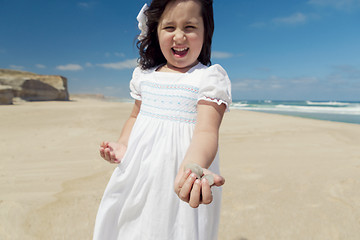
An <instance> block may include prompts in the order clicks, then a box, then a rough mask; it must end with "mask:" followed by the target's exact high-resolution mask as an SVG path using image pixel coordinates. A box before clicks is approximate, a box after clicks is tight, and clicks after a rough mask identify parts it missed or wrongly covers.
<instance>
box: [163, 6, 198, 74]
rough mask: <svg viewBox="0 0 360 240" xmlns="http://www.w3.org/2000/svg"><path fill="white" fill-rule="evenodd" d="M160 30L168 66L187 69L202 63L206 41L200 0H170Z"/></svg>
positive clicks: (170, 68) (175, 68)
mask: <svg viewBox="0 0 360 240" xmlns="http://www.w3.org/2000/svg"><path fill="white" fill-rule="evenodd" d="M157 33H158V39H159V44H160V49H161V52H162V53H163V55H164V57H165V59H166V60H167V63H166V67H167V68H168V69H169V70H170V71H176V72H187V71H188V70H189V69H190V68H191V67H193V66H195V65H196V64H197V63H198V60H197V59H198V57H199V55H200V52H201V49H202V46H203V42H204V22H203V19H202V16H201V5H200V3H198V2H197V1H196V0H176V1H173V2H170V3H169V4H168V5H167V6H166V8H165V10H164V12H163V14H162V15H161V18H160V21H159V24H158V28H157Z"/></svg>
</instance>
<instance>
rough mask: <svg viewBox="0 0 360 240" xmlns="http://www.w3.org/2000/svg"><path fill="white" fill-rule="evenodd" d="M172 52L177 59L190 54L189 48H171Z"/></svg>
mask: <svg viewBox="0 0 360 240" xmlns="http://www.w3.org/2000/svg"><path fill="white" fill-rule="evenodd" d="M171 50H172V52H173V53H174V55H175V56H176V57H184V56H185V55H186V54H187V53H188V51H189V48H171Z"/></svg>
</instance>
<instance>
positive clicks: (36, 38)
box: [0, 0, 360, 101]
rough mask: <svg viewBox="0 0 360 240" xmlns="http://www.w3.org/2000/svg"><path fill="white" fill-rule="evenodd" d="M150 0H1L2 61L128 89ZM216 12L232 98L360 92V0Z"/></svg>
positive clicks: (226, 3)
mask: <svg viewBox="0 0 360 240" xmlns="http://www.w3.org/2000/svg"><path fill="white" fill-rule="evenodd" d="M145 2H147V3H148V4H149V2H150V1H140V0H131V1H120V0H107V1H81V0H79V1H67V0H63V1H58V0H52V1H49V0H46V1H45V0H32V1H29V0H0V68H10V69H18V70H24V71H30V72H35V73H39V74H54V75H62V76H65V77H67V78H68V81H69V91H70V93H101V94H104V95H108V96H115V97H129V93H128V83H129V80H130V78H131V74H132V71H133V68H134V67H135V66H136V58H137V57H138V52H137V48H136V45H135V39H136V35H137V34H139V31H138V29H137V22H136V16H137V14H138V12H139V10H140V9H141V7H142V6H143V4H144V3H145ZM214 14H215V34H214V38H213V48H212V50H213V56H212V62H213V63H219V64H221V65H222V66H223V67H224V68H225V69H226V70H227V72H228V74H229V77H230V79H231V81H232V86H233V90H232V92H233V98H234V99H252V100H253V99H273V100H343V101H349V100H353V101H359V100H360V27H359V26H360V0H293V1H288V0H287V1H286V0H280V1H277V0H275V1H265V0H214Z"/></svg>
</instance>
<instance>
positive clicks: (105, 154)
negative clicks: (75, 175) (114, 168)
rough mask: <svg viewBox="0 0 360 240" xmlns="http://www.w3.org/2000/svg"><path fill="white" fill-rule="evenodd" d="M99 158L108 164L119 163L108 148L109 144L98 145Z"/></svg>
mask: <svg viewBox="0 0 360 240" xmlns="http://www.w3.org/2000/svg"><path fill="white" fill-rule="evenodd" d="M99 151H100V156H101V157H102V158H103V159H105V160H106V161H108V162H110V163H120V161H119V160H117V159H116V156H115V153H114V151H113V149H112V148H111V147H110V145H109V142H102V143H101V144H100V149H99Z"/></svg>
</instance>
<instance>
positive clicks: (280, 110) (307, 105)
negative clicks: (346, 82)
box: [230, 100, 360, 124]
mask: <svg viewBox="0 0 360 240" xmlns="http://www.w3.org/2000/svg"><path fill="white" fill-rule="evenodd" d="M230 108H232V109H242V110H250V111H259V112H267V113H276V114H283V115H290V116H297V117H304V118H312V119H319V120H327V121H335V122H345V123H355V124H360V102H353V101H351V102H350V101H347V102H344V101H273V100H250V101H245V100H234V101H233V103H232V104H231V106H230Z"/></svg>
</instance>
